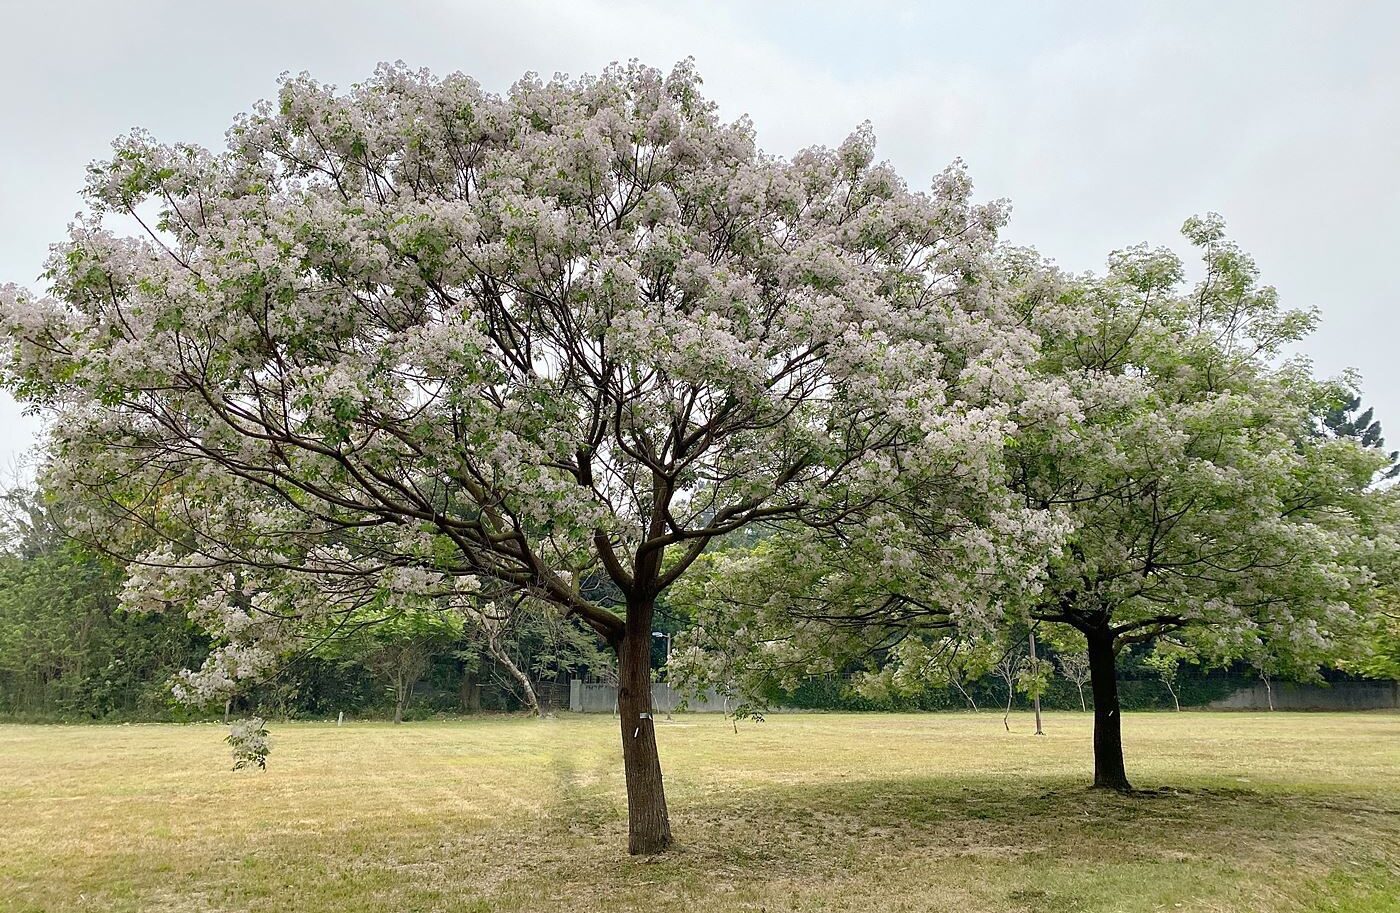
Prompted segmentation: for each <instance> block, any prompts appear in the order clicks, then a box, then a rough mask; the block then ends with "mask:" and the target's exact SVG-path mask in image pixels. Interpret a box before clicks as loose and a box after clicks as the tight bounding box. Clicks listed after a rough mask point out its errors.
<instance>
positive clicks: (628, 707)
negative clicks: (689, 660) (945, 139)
mask: <svg viewBox="0 0 1400 913" xmlns="http://www.w3.org/2000/svg"><path fill="white" fill-rule="evenodd" d="M654 609H655V603H654V600H652V599H650V598H638V599H634V600H629V601H628V605H627V623H626V629H625V631H624V633H623V636H622V640H621V641H620V642H619V643H617V644H616V645H615V646H616V649H617V667H618V670H617V671H618V683H617V710H618V715H619V717H620V718H621V724H622V765H623V769H624V771H625V773H626V775H627V851H628V852H629V853H631V854H632V855H634V856H636V855H643V854H645V855H650V854H653V853H659V852H661V851H662V850H664V849H666V847H668V846H670V845H671V821H670V818H669V817H668V815H667V814H666V790H665V788H664V786H663V785H662V782H661V759H660V757H659V756H658V755H657V752H656V728H655V726H654V721H653V720H652V713H651V621H652V613H653V611H654Z"/></svg>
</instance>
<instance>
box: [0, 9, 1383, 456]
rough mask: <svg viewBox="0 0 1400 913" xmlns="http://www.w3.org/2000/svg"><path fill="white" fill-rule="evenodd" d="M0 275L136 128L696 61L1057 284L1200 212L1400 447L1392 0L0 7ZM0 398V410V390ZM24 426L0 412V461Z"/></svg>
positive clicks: (770, 134) (210, 122) (214, 131)
mask: <svg viewBox="0 0 1400 913" xmlns="http://www.w3.org/2000/svg"><path fill="white" fill-rule="evenodd" d="M0 35H3V51H0V282H7V281H8V282H19V283H23V284H27V285H30V286H31V287H33V286H35V285H36V282H37V275H38V273H39V271H40V268H41V264H42V262H43V259H44V256H45V252H46V250H47V246H48V244H49V243H51V242H53V241H55V240H58V239H59V238H61V237H62V235H63V232H64V226H65V225H66V223H67V222H68V221H69V219H71V218H72V216H73V214H74V213H75V212H76V211H77V210H78V208H79V206H80V201H79V199H78V196H77V193H76V191H77V190H78V188H79V187H81V185H82V181H83V169H84V167H85V166H86V165H87V163H88V162H90V161H91V160H93V159H95V158H98V157H101V156H103V155H105V153H106V151H107V147H108V143H109V142H110V141H111V139H112V138H113V137H115V136H116V135H117V134H119V133H122V132H124V131H126V130H128V129H130V128H131V127H134V126H142V127H146V128H148V129H150V130H151V131H152V132H154V133H155V134H156V136H157V137H159V138H161V139H163V140H167V141H176V140H180V141H193V142H198V143H202V144H205V145H210V146H216V147H217V146H220V145H221V144H222V141H223V133H224V130H225V129H226V128H227V127H228V125H229V123H230V122H231V120H232V118H233V116H234V115H235V114H237V113H238V112H240V111H244V110H246V109H247V108H248V107H249V106H250V105H251V104H252V103H253V102H254V101H256V100H257V99H259V98H265V97H269V96H271V95H272V94H273V93H274V92H275V90H276V79H277V76H278V74H279V73H282V72H284V71H300V70H307V71H309V72H310V73H312V75H314V76H315V77H317V78H318V79H320V80H322V81H326V82H333V83H336V84H338V85H342V86H344V85H348V84H349V83H352V82H355V81H357V80H360V79H363V78H364V77H366V76H368V75H369V74H370V73H371V72H372V71H373V69H374V66H375V64H376V63H377V62H379V61H383V60H397V59H402V60H404V61H406V62H407V63H409V64H410V65H412V66H415V67H417V66H423V67H428V68H430V69H432V70H434V71H437V72H441V73H445V72H449V71H453V70H461V71H463V72H466V73H469V74H471V75H472V76H475V77H476V78H477V79H478V80H479V81H480V82H481V83H482V84H483V85H484V86H485V87H486V88H488V89H493V90H504V89H506V88H507V87H508V86H509V85H510V84H511V83H512V82H514V81H515V80H516V79H517V78H519V76H520V75H521V74H522V73H524V72H525V71H527V70H534V71H538V72H540V73H544V74H552V73H555V72H566V73H570V74H579V73H584V72H595V71H597V70H598V69H599V68H600V67H602V66H605V65H606V64H607V63H609V62H610V61H614V60H627V59H629V58H633V57H635V58H639V59H641V60H642V61H644V62H646V63H649V64H652V65H654V66H658V67H662V68H669V67H670V66H671V65H672V64H673V63H674V62H675V61H677V60H679V59H681V58H683V57H687V56H693V57H694V58H695V59H696V61H697V62H698V64H699V68H700V72H701V73H702V75H703V76H704V79H705V86H706V90H707V92H708V93H709V94H710V95H711V97H712V98H714V99H715V100H716V101H718V102H719V104H720V107H721V109H722V112H723V114H724V115H726V116H727V117H737V116H739V115H741V114H749V115H750V116H751V117H752V118H753V120H754V122H755V124H756V125H757V128H758V132H759V138H760V142H761V143H762V144H763V146H764V147H765V148H767V149H768V150H770V151H773V152H777V153H782V154H787V153H791V152H793V151H795V150H797V149H799V148H802V147H804V146H808V145H812V144H814V143H823V144H835V143H837V142H839V141H840V140H841V139H842V138H843V137H844V136H845V135H846V134H847V133H848V132H849V131H850V130H851V129H852V128H853V127H854V126H855V125H856V124H858V123H860V122H861V121H862V120H866V119H868V120H870V121H872V122H873V123H874V125H875V129H876V133H877V134H878V136H879V138H880V154H881V156H882V157H884V158H888V159H890V160H891V161H893V162H894V163H895V165H896V166H897V167H898V168H899V170H900V171H901V172H902V173H903V174H904V175H905V176H906V177H907V178H908V179H909V180H910V182H911V183H913V184H915V185H918V186H926V185H927V183H928V181H929V179H930V178H931V177H932V175H933V174H934V173H936V172H937V171H938V170H940V169H941V168H942V167H943V166H944V165H946V164H947V163H948V162H949V161H950V160H952V159H953V158H955V157H961V158H963V159H965V160H966V161H967V163H968V165H969V167H970V169H971V172H972V175H973V178H974V179H975V180H976V182H977V188H978V193H979V195H980V196H982V197H984V198H993V197H1006V198H1009V199H1010V200H1011V202H1012V205H1013V217H1012V223H1011V227H1010V229H1009V231H1008V236H1009V237H1010V238H1011V239H1012V240H1014V241H1016V242H1018V243H1026V244H1033V245H1034V246H1036V247H1037V248H1039V249H1040V250H1041V251H1042V252H1043V253H1045V254H1047V255H1049V256H1051V257H1053V258H1054V259H1055V260H1057V261H1058V262H1059V263H1061V264H1062V265H1064V266H1065V267H1068V268H1070V269H1074V270H1081V269H1089V268H1097V267H1099V266H1101V265H1102V264H1103V262H1104V259H1105V256H1106V254H1107V253H1108V252H1109V251H1110V250H1113V249H1115V248H1119V247H1124V246H1127V245H1129V244H1133V243H1136V242H1139V241H1149V242H1152V243H1154V244H1170V245H1172V246H1174V247H1177V248H1178V249H1179V250H1180V249H1181V245H1180V243H1179V236H1178V234H1177V232H1178V229H1179V227H1180V225H1181V222H1182V221H1183V220H1184V219H1185V218H1186V217H1187V216H1189V215H1191V214H1193V213H1197V212H1205V211H1207V210H1216V211H1219V212H1221V213H1222V214H1223V215H1224V216H1225V218H1226V220H1227V222H1228V223H1229V226H1230V230H1231V234H1232V235H1233V236H1234V237H1235V238H1237V239H1238V240H1239V241H1240V242H1241V243H1242V244H1243V245H1244V246H1245V247H1246V248H1247V249H1248V250H1250V251H1251V252H1252V253H1253V254H1254V255H1255V257H1256V259H1257V260H1258V262H1259V265H1260V267H1261V269H1262V271H1263V274H1264V278H1265V280H1266V281H1267V282H1269V283H1271V284H1273V285H1275V286H1277V287H1278V289H1279V290H1280V292H1281V294H1282V296H1283V299H1284V301H1285V302H1286V303H1287V304H1289V305H1293V306H1316V307H1318V308H1320V309H1321V312H1322V315H1323V324H1322V329H1321V330H1320V332H1318V333H1317V335H1316V336H1315V337H1314V338H1313V339H1312V340H1310V341H1309V343H1308V344H1307V345H1306V346H1305V348H1304V352H1305V353H1306V354H1307V355H1309V356H1310V357H1312V358H1313V360H1314V362H1315V363H1316V365H1317V368H1318V370H1319V371H1320V372H1323V373H1327V374H1335V373H1338V372H1340V371H1342V370H1343V369H1345V368H1348V367H1351V368H1356V369H1358V370H1360V371H1361V372H1362V374H1363V376H1364V378H1365V387H1364V389H1365V395H1366V398H1367V400H1368V401H1370V402H1371V403H1373V404H1374V405H1375V406H1376V407H1377V412H1378V415H1379V417H1381V418H1382V419H1383V420H1385V421H1387V422H1388V423H1389V428H1390V430H1391V438H1392V441H1391V443H1392V444H1393V445H1397V446H1400V357H1397V353H1396V351H1395V342H1396V327H1397V321H1396V319H1395V317H1394V316H1393V313H1394V308H1395V305H1396V299H1397V294H1396V293H1397V286H1400V281H1397V278H1396V277H1397V275H1400V3H1397V2H1378V3H1346V2H1336V0H1333V2H1323V0H1318V2H1310V3H1282V2H1271V0H1256V2H1253V3H1244V2H1239V3H1225V2H1219V0H1217V2H1210V3H1192V2H1180V0H1175V2H1169V3H1156V4H1151V3H1120V2H1106V3H1088V2H1075V3H1051V2H1030V0H1027V2H1024V3H1009V2H1007V3H998V2H987V3H977V4H973V3H966V2H962V3H947V4H934V3H912V2H911V3H905V4H899V3H881V2H875V0H863V2H860V3H852V2H843V3H832V4H822V3H813V2H808V3H796V2H793V3H778V2H770V3H707V4H703V5H702V4H699V3H694V4H689V3H660V2H654V3H624V2H615V3H605V2H592V0H571V2H555V3H544V2H541V3H527V2H514V3H468V2H445V0H444V2H402V0H400V2H393V3H390V2H350V0H336V2H330V0H327V2H296V0H279V2H262V0H239V2H238V3H223V4H213V3H210V4H199V3H190V2H152V0H122V2H118V3H114V2H109V0H90V2H85V3H73V2H58V0H47V2H43V3H31V2H19V0H0ZM0 397H3V394H0ZM37 428H38V424H37V423H36V422H35V421H34V420H33V419H30V418H26V417H22V416H21V415H20V410H19V407H18V406H17V405H16V404H15V403H14V402H13V401H12V400H10V399H9V398H8V397H4V398H3V401H2V402H0V463H8V462H9V461H11V460H12V459H13V458H14V456H15V455H16V454H18V453H20V452H21V451H23V450H25V449H26V448H27V447H29V446H30V445H31V444H32V441H33V435H34V433H35V431H36V429H37Z"/></svg>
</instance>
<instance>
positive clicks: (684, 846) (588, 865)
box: [503, 778, 1400, 911]
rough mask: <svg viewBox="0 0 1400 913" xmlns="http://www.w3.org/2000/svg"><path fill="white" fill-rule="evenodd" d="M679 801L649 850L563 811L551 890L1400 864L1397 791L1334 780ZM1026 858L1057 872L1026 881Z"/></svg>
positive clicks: (893, 786)
mask: <svg viewBox="0 0 1400 913" xmlns="http://www.w3.org/2000/svg"><path fill="white" fill-rule="evenodd" d="M570 801H571V800H569V799H568V798H567V797H565V798H563V799H561V801H560V803H559V804H558V806H557V807H556V808H555V809H554V810H553V811H552V812H551V817H552V818H554V819H555V820H558V821H567V820H570V819H571V817H572V816H573V814H574V812H573V811H572V810H571V809H570V807H569V802H570ZM596 801H597V797H596V796H588V797H587V798H586V800H585V801H584V804H583V805H582V806H580V807H579V809H578V812H579V813H580V815H581V816H583V817H584V818H588V817H591V816H592V815H593V813H594V812H596V810H597V808H598V806H597V805H596V804H595V803H596ZM619 815H620V816H625V808H619ZM672 816H673V817H672V822H673V827H674V829H675V833H676V837H677V846H676V848H675V850H674V851H672V852H670V853H667V854H665V855H663V856H660V857H655V858H653V859H649V860H638V859H628V858H626V857H624V856H623V855H622V841H623V837H624V829H623V827H622V826H621V824H622V822H621V821H619V820H617V819H613V820H607V819H605V818H604V819H600V818H598V817H592V820H594V821H599V822H600V823H602V824H603V825H604V826H603V827H601V828H599V829H598V830H596V831H594V832H593V833H592V834H591V835H589V834H586V833H583V832H581V831H580V830H579V829H578V828H576V827H571V828H570V833H571V834H572V835H573V836H574V838H575V840H576V841H577V842H576V843H575V844H574V847H573V848H574V851H575V852H576V853H578V854H579V855H580V856H582V857H583V859H582V860H576V861H582V862H584V864H583V865H581V866H579V865H570V864H569V863H568V861H566V860H564V859H561V860H560V862H561V863H562V864H564V865H565V866H566V867H567V868H566V871H565V873H564V875H563V881H564V884H563V885H561V887H562V888H564V890H563V891H562V892H561V893H560V894H559V895H558V897H557V899H561V900H566V899H568V898H571V897H572V898H575V899H577V898H580V897H587V896H593V897H595V898H598V899H599V900H601V899H602V898H605V897H606V898H609V899H610V900H611V901H612V902H613V903H615V904H620V906H619V907H617V908H620V909H630V908H631V906H629V904H631V905H635V907H636V908H638V909H645V908H648V907H649V906H650V907H651V908H654V909H663V908H664V909H669V907H666V906H664V905H661V906H658V905H656V904H655V903H653V901H654V900H655V898H656V897H657V896H665V897H671V898H672V899H673V900H674V901H675V902H676V903H678V904H680V905H681V908H684V906H685V905H686V904H691V903H693V904H706V903H709V902H710V900H714V899H716V898H715V897H714V895H715V892H716V891H719V892H721V893H728V894H729V895H731V896H730V897H729V900H730V901H732V902H733V903H736V904H738V908H744V906H745V904H750V903H751V904H754V905H755V908H757V907H759V906H762V905H763V904H764V903H765V902H771V898H770V897H769V895H768V893H766V892H767V890H768V889H769V888H771V887H772V886H773V885H775V884H783V885H792V886H796V887H794V889H793V890H796V891H798V893H799V894H802V895H804V896H805V895H807V894H813V895H816V896H830V897H835V896H838V895H840V894H841V893H842V892H843V891H844V892H849V891H850V890H852V889H853V888H852V885H853V884H856V885H858V886H859V888H860V890H866V888H867V887H868V886H869V885H879V884H881V883H884V884H885V885H887V886H891V887H892V886H893V885H894V884H895V883H898V882H901V880H902V881H907V882H908V883H910V884H911V885H915V884H918V885H925V886H927V887H928V888H929V889H931V890H934V891H935V893H937V892H938V891H943V892H945V894H946V897H947V898H948V908H949V909H956V908H958V903H961V904H962V905H963V907H962V908H963V909H981V906H980V905H979V902H978V898H982V899H983V900H985V901H986V903H987V904H989V905H990V906H989V907H988V908H997V909H1006V910H1021V909H1028V910H1030V909H1033V910H1047V911H1048V910H1056V909H1084V910H1094V909H1119V907H1118V906H1117V903H1118V900H1119V898H1117V897H1116V896H1115V892H1116V891H1118V890H1120V888H1115V887H1112V885H1113V884H1114V883H1116V882H1122V883H1123V885H1122V888H1121V889H1123V890H1134V889H1136V888H1139V887H1140V888H1141V889H1142V891H1143V894H1144V897H1148V896H1150V897H1153V898H1154V899H1153V900H1151V901H1149V902H1145V903H1144V906H1143V908H1144V909H1149V908H1152V907H1151V906H1149V903H1159V902H1162V903H1167V904H1168V905H1170V903H1172V902H1174V898H1177V897H1180V896H1182V894H1181V893H1180V892H1181V891H1185V890H1188V888H1187V887H1183V886H1190V885H1196V887H1192V888H1189V890H1199V891H1203V892H1208V891H1209V890H1212V889H1209V888H1207V887H1206V886H1204V885H1201V884H1198V881H1199V878H1204V877H1205V876H1206V875H1209V876H1211V877H1213V878H1217V879H1219V890H1223V891H1231V892H1237V893H1241V894H1243V895H1248V896H1250V897H1254V898H1255V899H1254V900H1251V901H1248V902H1247V903H1253V904H1267V902H1268V898H1269V897H1272V896H1273V894H1274V893H1275V892H1277V891H1284V892H1285V893H1286V892H1287V890H1288V889H1289V886H1290V885H1291V886H1292V887H1294V888H1296V887H1297V886H1298V884H1300V883H1301V882H1302V881H1306V880H1309V879H1312V880H1315V881H1318V882H1319V883H1320V882H1322V881H1323V880H1324V879H1327V878H1330V877H1333V875H1334V873H1335V870H1337V868H1338V867H1339V866H1343V865H1345V866H1351V867H1354V868H1356V870H1357V871H1363V870H1374V871H1379V872H1382V873H1385V872H1390V873H1392V877H1394V873H1396V872H1400V850H1397V849H1396V847H1400V808H1397V807H1396V806H1395V805H1394V804H1393V803H1392V804H1391V805H1390V806H1389V807H1385V806H1379V805H1377V803H1376V800H1375V799H1374V797H1371V798H1367V797H1361V796H1350V795H1338V794H1324V795H1292V794H1280V793H1269V792H1259V791H1253V790H1246V789H1233V788H1225V789H1221V788H1177V789H1171V788H1167V789H1153V790H1143V791H1140V792H1138V793H1134V794H1130V795H1122V794H1118V793H1114V792H1106V791H1102V790H1091V789H1088V788H1085V787H1083V786H1082V785H1080V784H1078V783H1074V782H1070V781H1061V782H1049V781H1047V782H1045V783H1040V784H1034V783H1019V784H1011V785H1008V784H1007V783H1006V782H1005V781H1004V780H1002V781H997V780H990V779H985V780H984V779H966V778H902V779H880V780H864V781H848V782H843V783H839V784H821V785H806V786H801V787H781V788H775V787H771V786H770V787H765V788H761V789H759V788H745V789H736V790H733V791H728V792H713V791H712V792H709V793H705V794H698V795H687V796H685V797H684V798H682V799H680V800H679V801H673V803H672ZM590 837H591V839H589V838H590ZM584 860H586V861H584ZM1031 873H1038V874H1039V875H1041V876H1043V877H1044V880H1045V882H1046V883H1047V885H1049V886H1050V887H1049V888H1047V887H1046V886H1037V885H1036V884H1035V883H1034V879H1033V878H1031ZM1115 873H1116V874H1115ZM1023 878H1025V879H1028V881H1027V882H1026V883H1022V879H1023ZM1144 878H1149V879H1152V880H1154V881H1155V882H1156V883H1155V884H1153V885H1152V886H1151V889H1150V890H1149V889H1148V886H1147V885H1137V884H1135V882H1136V881H1139V880H1141V879H1144ZM1173 878H1179V879H1181V885H1177V884H1176V882H1175V881H1173ZM1081 882H1082V884H1081ZM1276 883H1277V884H1276ZM1055 885H1059V886H1060V887H1059V889H1055V888H1054V887H1053V886H1055ZM1395 886H1396V882H1394V881H1392V882H1391V884H1390V886H1389V887H1395ZM511 887H512V890H511V891H510V892H508V893H510V894H514V895H515V896H516V898H517V899H519V898H520V897H523V896H525V895H527V894H529V893H530V891H531V890H532V888H531V886H530V885H528V884H526V883H524V882H519V881H517V882H515V883H513V885H512V886H511ZM1381 889H1383V890H1388V889H1389V888H1387V886H1385V885H1382V886H1381ZM1057 890H1058V893H1057ZM1100 891H1102V892H1103V897H1102V898H1100V899H1098V900H1096V898H1098V896H1099V895H1098V893H1097V892H1100ZM1251 891H1254V892H1255V894H1250V892H1251ZM658 892H660V895H658ZM823 892H826V893H825V894H824V893H823ZM1173 892H1177V893H1173ZM901 896H902V895H901ZM1280 896H1282V895H1280ZM649 898H651V900H649ZM707 898H709V899H710V900H707ZM954 898H961V899H960V900H958V902H957V903H954V902H953V899H954ZM1057 898H1058V899H1057ZM1260 898H1263V899H1262V900H1261V899H1260ZM503 899H504V898H503ZM872 899H874V900H878V896H877V895H872ZM1196 899H1200V898H1196ZM793 902H794V903H795V902H796V901H795V900H794V901H793ZM1240 902H1241V903H1246V901H1240ZM1280 904H1281V905H1282V906H1288V904H1286V903H1282V901H1280ZM505 908H509V907H505ZM566 908H572V907H569V906H568V905H567V904H566ZM814 908H819V909H828V907H826V906H819V907H814ZM928 908H929V909H941V908H942V906H941V905H933V906H929V907H928ZM1122 908H1123V909H1135V908H1136V907H1135V906H1132V905H1129V906H1127V907H1122ZM1226 908H1233V907H1226ZM1256 908H1258V909H1271V908H1272V907H1271V906H1267V905H1266V906H1257V907H1256ZM1381 908H1382V907H1377V909H1381ZM830 909H844V907H840V906H833V907H830Z"/></svg>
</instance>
